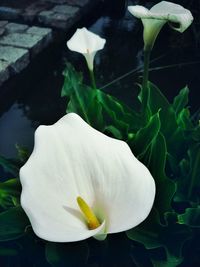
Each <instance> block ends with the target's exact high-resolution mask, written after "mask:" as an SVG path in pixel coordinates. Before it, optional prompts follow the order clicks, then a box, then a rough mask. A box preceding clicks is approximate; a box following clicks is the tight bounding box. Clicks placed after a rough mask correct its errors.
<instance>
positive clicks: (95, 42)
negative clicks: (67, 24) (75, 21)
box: [67, 28, 106, 70]
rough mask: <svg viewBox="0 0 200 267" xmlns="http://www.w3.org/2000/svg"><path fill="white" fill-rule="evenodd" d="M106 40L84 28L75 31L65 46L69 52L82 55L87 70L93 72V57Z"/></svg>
mask: <svg viewBox="0 0 200 267" xmlns="http://www.w3.org/2000/svg"><path fill="white" fill-rule="evenodd" d="M105 43H106V40H105V39H103V38H101V37H100V36H99V35H97V34H95V33H93V32H91V31H88V30H87V29H86V28H81V29H77V30H76V32H75V33H74V35H73V36H72V37H71V39H70V40H69V41H68V42H67V46H68V48H69V49H70V50H71V51H75V52H78V53H81V54H83V56H84V57H85V59H86V61H87V64H88V68H89V69H90V70H93V67H94V57H95V55H96V53H97V51H99V50H101V49H103V48H104V45H105Z"/></svg>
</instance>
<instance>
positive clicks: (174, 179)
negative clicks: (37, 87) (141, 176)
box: [62, 65, 200, 267]
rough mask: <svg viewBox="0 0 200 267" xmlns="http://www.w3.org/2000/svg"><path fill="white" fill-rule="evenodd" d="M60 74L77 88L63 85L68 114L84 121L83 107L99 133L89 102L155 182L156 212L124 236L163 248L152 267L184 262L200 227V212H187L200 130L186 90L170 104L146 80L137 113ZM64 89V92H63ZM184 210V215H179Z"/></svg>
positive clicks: (194, 197)
mask: <svg viewBox="0 0 200 267" xmlns="http://www.w3.org/2000/svg"><path fill="white" fill-rule="evenodd" d="M64 75H65V79H66V77H68V81H69V77H71V78H70V80H71V81H72V80H73V77H74V78H75V79H77V83H76V84H74V80H73V84H72V83H69V84H68V85H67V84H66V83H64V86H63V92H62V95H65V96H68V98H69V102H68V106H67V111H69V110H70V111H74V112H77V113H78V114H79V115H81V116H82V117H83V118H84V119H85V117H84V116H83V113H81V111H80V110H79V108H80V106H81V105H82V106H85V107H87V110H85V113H86V114H87V118H88V122H89V123H90V124H91V125H92V126H93V127H96V128H98V129H99V127H97V125H96V124H95V123H93V120H92V119H90V118H92V116H93V112H94V109H93V108H91V111H90V109H88V105H87V103H89V106H90V103H91V102H92V103H93V104H94V106H95V107H96V110H95V111H98V112H99V118H101V122H103V123H101V127H100V129H101V131H103V132H105V133H107V132H108V133H109V134H110V135H111V136H114V137H116V138H119V139H123V140H125V141H126V142H128V144H129V146H130V147H131V149H132V151H133V153H134V154H135V155H136V156H137V157H138V159H140V160H141V161H142V162H143V163H144V164H145V165H146V166H147V167H148V168H149V170H150V171H151V173H152V175H153V177H154V179H155V182H156V189H157V194H156V199H155V203H154V209H153V211H152V212H151V215H150V216H149V217H148V219H147V220H146V221H145V222H144V223H142V224H141V225H139V226H138V227H136V228H134V229H132V230H130V231H128V232H127V235H128V237H129V238H131V239H133V240H135V241H137V242H139V243H141V244H143V245H144V246H145V247H146V249H158V248H161V247H162V248H163V249H164V250H165V257H164V258H163V259H156V258H153V257H152V259H151V261H152V264H153V266H156V267H158V266H178V265H179V264H180V263H181V262H182V261H183V259H184V257H183V255H182V248H183V246H184V244H185V243H186V241H187V240H188V239H190V238H192V231H193V230H192V228H191V227H192V225H193V226H194V225H195V227H197V225H199V211H198V208H195V210H193V209H192V210H191V209H190V207H191V206H194V205H198V204H199V197H198V196H199V192H200V179H199V178H200V176H199V173H200V147H199V146H200V130H199V126H198V125H194V124H193V122H192V119H191V117H190V112H189V109H188V107H187V104H188V94H189V90H188V88H187V87H185V88H183V89H182V90H181V91H180V93H179V95H178V96H176V97H175V98H174V101H173V103H172V104H171V103H169V101H168V100H167V99H166V97H165V96H164V95H163V94H162V92H161V91H160V90H159V89H158V88H157V87H156V86H155V85H154V84H152V83H150V82H149V83H148V86H149V89H150V97H149V102H148V105H147V108H146V110H144V111H143V114H141V113H137V112H136V111H134V110H133V109H132V108H130V107H127V106H126V105H125V104H124V103H122V102H120V101H119V100H117V99H115V98H114V97H112V96H110V95H108V94H105V93H104V92H102V91H100V90H98V89H97V90H94V89H92V88H90V87H88V86H85V85H83V84H82V79H81V75H80V74H79V75H78V74H77V73H76V72H75V71H74V69H73V68H72V67H71V66H69V65H68V66H67V70H65V73H64ZM71 75H72V76H71ZM80 81H81V82H80ZM68 86H69V88H68V89H67V87H68ZM73 86H74V89H73ZM77 87H78V88H80V87H82V90H81V89H80V91H79V97H81V98H80V99H79V103H78V101H77V102H76V103H75V102H74V106H73V109H72V108H70V109H69V107H71V101H72V99H73V94H74V90H77ZM83 87H84V88H83ZM64 91H65V92H68V93H67V94H64ZM83 91H84V92H83ZM89 92H90V93H89ZM91 92H92V93H91ZM85 94H87V98H85ZM89 94H90V96H89ZM93 95H95V96H96V97H94V96H93ZM139 99H140V101H141V98H139ZM89 100H90V101H89ZM86 101H87V102H86ZM80 103H81V105H79V104H80ZM95 115H96V116H97V114H95ZM185 201H186V203H187V204H185ZM185 205H186V206H185ZM182 206H184V209H185V212H186V213H184V214H181V212H183V211H182V210H181V209H182V208H181V207H182ZM188 209H189V210H188ZM193 220H194V222H193Z"/></svg>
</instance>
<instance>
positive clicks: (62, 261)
mask: <svg viewBox="0 0 200 267" xmlns="http://www.w3.org/2000/svg"><path fill="white" fill-rule="evenodd" d="M88 254H89V250H88V246H87V243H86V242H84V241H81V242H76V243H65V244H62V243H50V242H48V243H47V244H46V259H47V261H48V262H49V263H50V264H51V265H52V266H54V267H68V266H69V267H77V266H83V267H84V266H85V264H86V262H87V259H88Z"/></svg>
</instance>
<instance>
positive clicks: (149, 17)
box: [128, 1, 193, 49]
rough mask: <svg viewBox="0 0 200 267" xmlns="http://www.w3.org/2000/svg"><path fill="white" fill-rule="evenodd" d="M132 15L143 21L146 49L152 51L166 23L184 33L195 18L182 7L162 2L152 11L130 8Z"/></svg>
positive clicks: (139, 7)
mask: <svg viewBox="0 0 200 267" xmlns="http://www.w3.org/2000/svg"><path fill="white" fill-rule="evenodd" d="M128 10H129V11H130V13H131V14H132V15H134V16H135V17H137V18H140V19H142V23H143V25H144V43H145V47H146V48H147V49H148V48H149V49H152V47H153V45H154V42H155V39H156V37H157V35H158V34H159V32H160V30H161V29H162V27H163V26H164V24H165V23H167V22H168V23H169V25H170V27H171V28H173V29H174V30H176V31H179V32H184V31H185V30H186V29H187V28H188V27H189V26H190V24H191V23H192V21H193V16H192V14H191V12H190V11H189V10H188V9H185V8H184V7H182V6H181V5H177V4H174V3H171V2H167V1H162V2H160V3H158V4H156V5H154V6H153V7H152V8H151V9H150V10H149V9H147V8H145V7H143V6H139V5H136V6H129V7H128Z"/></svg>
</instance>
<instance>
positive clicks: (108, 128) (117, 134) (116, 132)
mask: <svg viewBox="0 0 200 267" xmlns="http://www.w3.org/2000/svg"><path fill="white" fill-rule="evenodd" d="M104 132H109V133H111V134H112V136H113V137H115V138H117V139H122V138H123V137H122V134H121V132H120V131H119V130H118V129H117V128H115V127H114V126H113V125H108V126H106V127H105V128H104Z"/></svg>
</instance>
